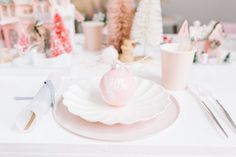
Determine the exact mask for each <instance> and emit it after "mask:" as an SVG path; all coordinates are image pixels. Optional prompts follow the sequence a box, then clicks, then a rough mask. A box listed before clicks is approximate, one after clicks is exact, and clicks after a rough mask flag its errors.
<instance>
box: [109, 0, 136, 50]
mask: <svg viewBox="0 0 236 157" xmlns="http://www.w3.org/2000/svg"><path fill="white" fill-rule="evenodd" d="M134 4H135V2H134V0H110V1H109V2H108V5H107V18H108V33H109V39H108V40H109V44H110V45H113V46H114V47H115V48H116V49H117V50H118V51H119V52H121V45H122V41H123V40H124V39H129V37H130V31H131V27H132V22H133V16H134V11H135V5H134Z"/></svg>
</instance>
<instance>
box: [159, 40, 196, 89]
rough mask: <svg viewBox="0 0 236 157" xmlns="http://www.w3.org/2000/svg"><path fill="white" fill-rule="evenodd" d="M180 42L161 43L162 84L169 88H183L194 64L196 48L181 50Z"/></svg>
mask: <svg viewBox="0 0 236 157" xmlns="http://www.w3.org/2000/svg"><path fill="white" fill-rule="evenodd" d="M178 47H179V44H176V43H172V44H164V45H161V66H162V77H161V82H162V85H163V86H164V87H165V88H166V89H168V90H183V89H185V88H186V86H187V80H188V77H189V74H190V71H191V67H192V64H193V58H194V53H195V52H196V50H195V48H192V49H191V50H189V51H179V50H178Z"/></svg>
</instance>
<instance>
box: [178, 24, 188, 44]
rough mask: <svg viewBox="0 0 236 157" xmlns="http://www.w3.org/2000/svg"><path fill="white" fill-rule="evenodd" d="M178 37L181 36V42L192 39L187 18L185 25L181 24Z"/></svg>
mask: <svg viewBox="0 0 236 157" xmlns="http://www.w3.org/2000/svg"><path fill="white" fill-rule="evenodd" d="M178 37H179V40H180V42H186V40H187V41H188V40H189V39H190V36H189V27H188V21H187V20H185V21H184V23H183V25H182V26H181V28H180V30H179V34H178Z"/></svg>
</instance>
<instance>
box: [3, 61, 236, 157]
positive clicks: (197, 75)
mask: <svg viewBox="0 0 236 157" xmlns="http://www.w3.org/2000/svg"><path fill="white" fill-rule="evenodd" d="M74 69H76V71H77V73H78V76H79V77H80V78H81V79H85V78H91V76H94V75H101V74H102V73H103V72H104V71H105V69H108V67H107V66H105V65H97V66H93V67H92V68H89V67H86V66H78V67H77V68H75V67H74ZM132 69H133V71H134V72H135V73H137V74H139V75H143V76H146V77H148V78H150V79H153V80H155V81H157V82H158V80H159V78H160V65H159V64H158V63H155V64H146V65H143V64H136V65H134V66H132ZM15 70H16V69H15ZM21 70H22V69H21ZM22 71H25V72H24V74H22V75H18V74H17V75H15V74H14V70H12V71H11V72H8V73H7V72H6V70H5V71H4V69H0V98H1V102H0V156H1V157H2V156H4V157H8V156H9V157H11V156H17V157H21V156H22V157H26V156H30V157H31V156H33V155H34V156H39V157H41V156H50V157H51V156H60V157H61V156H83V157H90V156H96V157H100V156H101V157H106V156H107V157H110V156H117V157H118V156H128V157H140V156H144V157H147V156H150V157H154V156H155V157H156V156H158V155H159V156H165V157H166V156H168V157H169V156H177V157H180V156H181V157H182V156H186V157H187V156H190V155H192V156H204V157H205V156H227V157H228V156H236V134H235V133H233V132H232V131H231V130H230V129H229V128H228V127H227V126H225V127H226V129H227V131H228V132H229V133H230V139H228V140H226V139H224V138H223V136H221V135H220V134H218V133H217V132H216V130H215V128H214V127H213V125H212V124H211V122H210V121H209V120H208V118H207V117H206V116H205V114H204V112H203V111H202V110H201V108H200V107H199V104H198V103H197V102H196V100H195V99H194V98H193V97H191V96H190V95H189V94H188V93H187V92H185V91H182V92H172V94H173V95H174V96H175V98H176V99H177V100H178V102H179V104H180V109H181V112H180V115H179V118H178V120H177V121H176V122H175V123H174V124H173V125H172V126H170V127H169V128H168V129H166V130H164V131H162V132H161V133H158V134H156V135H154V136H151V137H149V138H144V139H142V140H138V141H132V142H121V143H112V142H101V141H94V140H88V139H85V138H82V137H79V136H75V135H73V134H70V133H68V132H66V131H65V130H63V129H62V128H61V127H59V126H58V125H57V124H56V122H55V121H54V120H53V117H52V114H51V112H49V113H48V114H47V115H46V116H45V117H44V118H43V120H42V121H41V123H40V125H39V126H38V127H37V128H36V129H35V130H33V131H32V132H30V133H18V132H16V131H15V130H14V128H13V124H14V122H15V119H16V117H17V115H18V114H19V112H20V111H21V110H22V109H23V108H24V107H25V106H26V105H27V104H28V103H29V102H28V101H15V100H14V99H13V98H14V96H33V95H34V94H35V93H36V92H37V91H38V89H39V88H40V86H41V85H42V82H43V81H44V80H45V79H46V78H47V74H48V73H50V70H46V71H43V70H42V71H40V72H37V71H36V70H32V69H31V70H29V69H28V70H26V69H25V70H24V69H23V70H22ZM72 71H73V70H72ZM192 73H193V74H192V79H191V81H198V82H205V83H207V84H209V87H210V88H211V90H213V91H215V94H216V95H218V96H219V99H220V100H221V101H222V103H223V104H224V107H225V108H227V109H228V110H229V111H230V113H231V115H232V117H233V118H234V119H235V120H236V66H235V65H234V64H230V65H223V66H200V65H195V66H194V67H193V72H192ZM92 74H93V75H92Z"/></svg>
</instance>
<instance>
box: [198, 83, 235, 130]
mask: <svg viewBox="0 0 236 157" xmlns="http://www.w3.org/2000/svg"><path fill="white" fill-rule="evenodd" d="M198 90H199V93H201V95H202V96H205V97H207V98H209V99H211V100H213V101H214V102H215V104H217V105H218V106H219V107H220V109H221V110H222V111H223V113H224V115H225V117H226V118H227V119H228V121H229V122H230V124H231V125H232V127H233V128H234V130H235V131H236V124H235V122H234V120H233V119H232V117H231V116H230V114H229V112H228V111H227V110H226V109H225V108H224V107H223V105H222V104H221V103H220V101H219V100H218V99H217V98H216V97H215V96H214V95H213V94H212V92H210V91H209V90H208V89H205V88H203V87H198Z"/></svg>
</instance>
